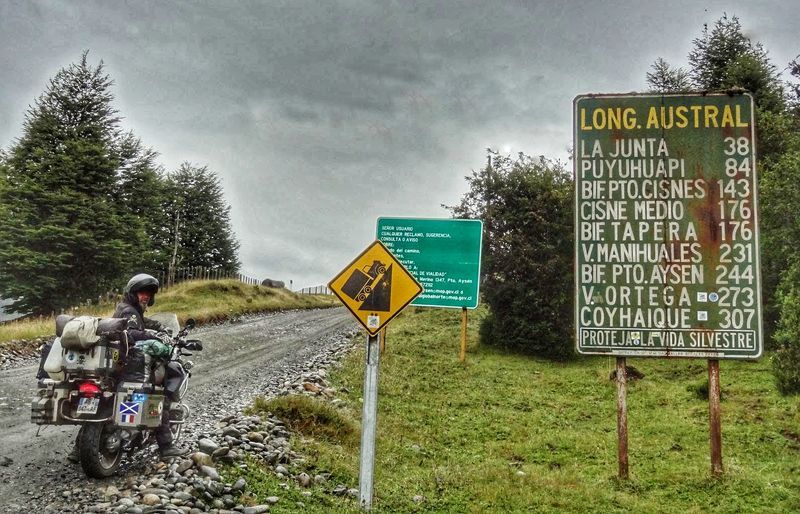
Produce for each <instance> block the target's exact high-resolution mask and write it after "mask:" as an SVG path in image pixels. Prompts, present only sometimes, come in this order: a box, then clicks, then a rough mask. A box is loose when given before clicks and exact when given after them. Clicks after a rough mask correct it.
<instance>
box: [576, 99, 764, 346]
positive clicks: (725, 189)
mask: <svg viewBox="0 0 800 514" xmlns="http://www.w3.org/2000/svg"><path fill="white" fill-rule="evenodd" d="M574 109H575V110H574V124H575V150H574V151H575V159H574V166H575V186H576V187H575V204H576V208H575V235H576V237H575V295H576V297H575V326H576V340H577V349H578V351H579V352H580V353H585V354H605V355H617V356H661V357H665V356H676V357H702V358H714V359H719V358H732V359H754V358H758V357H759V356H760V355H761V353H762V346H763V345H762V328H761V325H762V321H761V279H760V266H759V243H758V237H759V236H758V219H757V215H758V203H757V201H758V197H757V191H756V185H757V181H756V167H755V164H756V162H755V127H754V117H753V99H752V97H751V96H750V95H749V94H731V95H728V94H713V95H702V94H697V95H632V94H630V95H585V96H579V97H577V98H576V99H575V102H574Z"/></svg>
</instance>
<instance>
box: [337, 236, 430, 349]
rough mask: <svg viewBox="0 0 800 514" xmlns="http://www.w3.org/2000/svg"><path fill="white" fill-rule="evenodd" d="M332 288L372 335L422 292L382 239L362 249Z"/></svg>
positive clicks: (339, 275) (340, 274) (417, 283)
mask: <svg viewBox="0 0 800 514" xmlns="http://www.w3.org/2000/svg"><path fill="white" fill-rule="evenodd" d="M328 287H330V288H331V291H333V294H335V295H336V296H338V297H339V299H340V300H341V301H342V303H344V304H345V306H346V307H347V308H348V309H350V312H352V313H353V316H355V317H356V319H358V321H359V322H361V324H362V325H364V328H366V329H367V331H368V332H369V333H370V334H372V335H375V334H377V333H378V332H379V331H380V330H381V329H382V328H383V327H384V326H385V325H386V324H387V323H389V321H390V320H391V319H392V318H394V317H395V316H396V315H397V314H398V313H400V311H402V310H403V309H404V308H405V307H406V305H408V304H409V303H411V301H412V300H413V299H414V298H416V297H417V296H418V295H419V294H420V293H421V292H422V286H421V285H419V282H417V281H416V280H415V279H414V277H412V276H411V274H410V273H409V272H408V271H407V270H406V269H405V268H404V267H403V265H402V264H400V261H398V260H397V259H395V257H394V255H392V253H391V252H390V251H389V250H387V249H386V247H385V246H383V243H381V242H380V241H375V242H374V243H372V244H371V245H369V246H368V247H367V249H366V250H364V251H363V252H361V255H359V256H358V257H356V258H355V260H354V261H353V262H351V263H350V264H348V265H347V267H346V268H345V269H344V270H342V272H340V273H339V274H338V275H336V277H334V279H333V280H331V281H330V283H329V284H328Z"/></svg>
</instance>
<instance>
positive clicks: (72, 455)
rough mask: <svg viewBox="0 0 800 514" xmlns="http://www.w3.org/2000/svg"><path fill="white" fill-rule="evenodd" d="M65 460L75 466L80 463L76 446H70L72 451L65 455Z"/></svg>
mask: <svg viewBox="0 0 800 514" xmlns="http://www.w3.org/2000/svg"><path fill="white" fill-rule="evenodd" d="M67 460H68V461H70V462H74V463H76V464H77V463H78V462H80V460H81V456H80V454H79V453H78V445H77V444H73V445H72V450H70V452H69V453H68V454H67Z"/></svg>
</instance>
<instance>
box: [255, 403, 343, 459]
mask: <svg viewBox="0 0 800 514" xmlns="http://www.w3.org/2000/svg"><path fill="white" fill-rule="evenodd" d="M250 412H251V413H254V414H264V415H270V414H271V415H274V416H276V417H278V418H279V419H281V420H282V421H283V422H285V423H286V425H287V426H288V427H289V428H290V429H291V430H292V431H293V432H296V433H299V434H300V435H301V436H303V437H311V438H314V439H321V440H324V441H327V442H329V443H332V444H344V445H347V446H349V447H350V448H352V449H356V448H357V447H358V427H357V426H356V424H355V423H354V422H353V420H352V419H349V418H347V417H345V416H343V415H342V413H341V412H340V411H339V410H338V409H336V408H335V407H333V406H331V404H330V403H328V402H327V401H323V400H318V399H316V398H311V397H308V396H302V395H289V396H280V397H278V398H272V399H270V400H266V399H264V398H256V401H255V403H254V404H253V407H252V409H251V410H250Z"/></svg>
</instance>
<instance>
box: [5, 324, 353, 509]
mask: <svg viewBox="0 0 800 514" xmlns="http://www.w3.org/2000/svg"><path fill="white" fill-rule="evenodd" d="M356 331H357V327H356V324H355V322H354V321H353V319H352V317H351V316H350V315H349V314H348V313H347V311H346V310H345V309H344V308H334V309H318V310H297V311H286V312H278V313H271V314H267V315H261V316H255V317H250V318H245V319H243V320H241V321H239V322H237V323H231V324H224V325H218V326H211V327H203V328H201V329H198V330H195V331H194V332H193V333H192V337H196V338H197V339H201V340H202V341H203V344H204V346H205V350H204V351H203V352H198V353H196V354H195V355H194V356H193V357H191V359H192V360H193V361H194V363H195V368H194V369H193V370H192V380H191V384H190V387H189V389H190V390H189V395H188V399H187V403H188V405H189V406H190V407H191V409H192V418H191V421H190V424H189V425H188V426H187V430H186V435H185V436H184V439H185V440H186V441H187V442H188V443H191V442H192V441H193V440H194V439H195V438H197V437H198V436H202V435H203V433H205V432H207V431H208V430H209V427H211V426H212V425H213V423H214V422H215V421H216V420H217V419H219V418H222V417H224V416H226V415H229V414H235V413H238V412H239V411H241V409H242V408H243V407H245V406H247V405H249V404H250V403H251V402H252V400H253V398H254V397H255V396H257V395H273V394H277V393H278V392H279V391H280V390H281V389H282V387H284V385H285V384H286V382H288V381H291V380H292V379H293V378H294V377H295V376H296V375H298V374H299V373H302V372H303V371H305V370H306V368H307V367H308V366H309V362H314V359H315V358H317V356H318V355H320V354H326V353H327V354H330V353H331V352H333V351H340V350H341V348H343V346H345V345H343V341H345V340H346V339H347V338H348V337H349V336H351V335H352V334H354V333H356ZM35 373H36V366H33V365H27V366H22V367H17V368H12V369H5V370H1V371H0V512H44V511H46V510H49V511H56V512H59V511H64V512H66V511H70V510H71V509H70V507H69V506H70V505H75V504H77V503H80V499H78V498H75V497H73V496H72V495H74V494H78V495H80V494H83V493H82V490H81V488H83V489H85V490H86V491H87V494H88V491H91V490H97V489H98V488H101V487H107V486H108V485H113V484H118V485H120V486H123V485H124V484H125V480H126V475H128V476H127V480H129V481H130V480H131V476H132V475H135V474H137V473H142V472H143V469H144V464H143V463H142V462H141V461H142V460H144V459H139V462H137V463H129V464H127V465H126V466H125V467H124V468H123V469H122V470H121V472H120V476H118V477H114V478H111V479H107V480H93V479H88V478H86V476H85V475H84V474H83V472H82V471H81V469H80V466H78V465H72V464H69V463H67V461H66V459H65V457H66V455H67V454H68V453H69V451H70V449H71V445H72V443H73V440H74V438H75V435H76V434H77V427H74V426H64V427H53V426H50V427H43V428H42V430H41V431H40V433H39V436H38V437H37V436H36V431H37V427H36V425H33V424H31V422H30V401H31V399H32V398H33V396H34V392H35V388H36V380H35V378H34V375H35ZM150 460H151V461H152V458H151V459H150ZM9 461H10V462H9ZM137 466H138V467H137ZM76 487H77V488H78V489H76Z"/></svg>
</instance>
